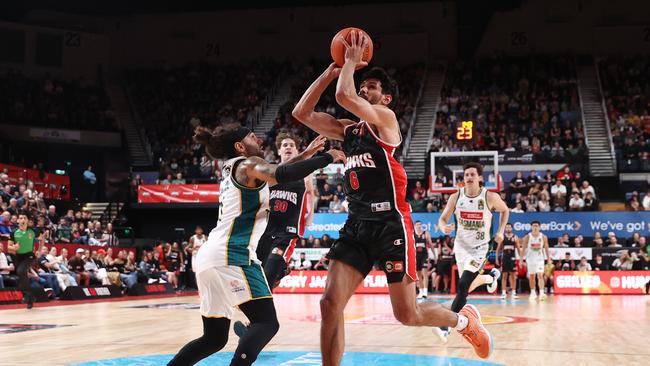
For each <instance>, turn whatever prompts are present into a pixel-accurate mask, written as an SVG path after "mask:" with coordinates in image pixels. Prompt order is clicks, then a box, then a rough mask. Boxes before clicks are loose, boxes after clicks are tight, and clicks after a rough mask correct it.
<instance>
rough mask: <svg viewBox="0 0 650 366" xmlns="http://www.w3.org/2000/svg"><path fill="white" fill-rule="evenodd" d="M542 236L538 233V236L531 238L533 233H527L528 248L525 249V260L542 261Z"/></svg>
mask: <svg viewBox="0 0 650 366" xmlns="http://www.w3.org/2000/svg"><path fill="white" fill-rule="evenodd" d="M543 249H544V234H542V233H539V236H533V233H528V247H527V248H526V260H529V261H534V260H541V261H544V250H543Z"/></svg>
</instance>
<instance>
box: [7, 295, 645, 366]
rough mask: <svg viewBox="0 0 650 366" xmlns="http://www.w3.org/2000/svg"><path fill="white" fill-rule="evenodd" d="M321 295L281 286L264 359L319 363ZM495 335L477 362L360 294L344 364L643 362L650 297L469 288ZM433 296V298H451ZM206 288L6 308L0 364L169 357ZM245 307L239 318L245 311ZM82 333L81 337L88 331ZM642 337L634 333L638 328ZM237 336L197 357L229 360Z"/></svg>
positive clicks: (189, 332) (351, 308) (195, 327)
mask: <svg viewBox="0 0 650 366" xmlns="http://www.w3.org/2000/svg"><path fill="white" fill-rule="evenodd" d="M319 299H320V296H319V295H304V294H280V295H276V297H275V302H276V305H277V308H278V315H279V318H280V324H281V327H280V332H279V333H278V334H277V335H276V336H275V338H274V339H273V340H272V341H271V343H270V344H269V345H268V346H267V347H266V348H265V349H264V351H263V352H262V354H261V355H260V357H259V358H258V360H257V362H256V363H255V364H256V365H260V366H271V365H273V366H275V365H320V364H321V363H320V353H319V326H320V318H319V314H320V311H319ZM470 299H471V300H470V301H469V302H470V303H473V304H475V305H476V306H478V308H479V309H480V311H481V312H482V316H483V321H484V322H485V324H486V325H487V327H488V329H489V330H490V332H491V333H492V336H493V337H494V340H495V352H494V354H493V355H492V357H491V358H490V359H489V360H486V361H483V360H479V359H478V358H477V357H476V356H475V355H474V352H473V351H472V349H471V348H470V346H469V344H468V343H467V342H465V341H464V340H463V339H462V338H461V337H460V336H459V335H458V334H457V333H454V334H453V335H452V336H451V337H450V339H449V343H448V344H447V345H443V344H440V343H439V341H438V340H437V338H436V337H435V336H434V334H433V332H432V331H431V329H430V328H425V327H421V328H411V327H405V326H402V325H399V324H398V323H397V321H396V320H395V319H394V318H393V316H392V314H391V307H390V301H389V298H388V296H386V295H355V296H354V297H353V298H352V300H351V302H350V304H349V305H348V307H347V309H346V346H347V348H346V355H345V357H344V362H343V365H364V366H375V365H411V366H413V365H427V366H430V365H564V364H573V365H612V364H619V365H643V364H647V360H648V357H650V351H649V350H648V348H647V340H646V339H645V337H644V335H646V334H650V319H649V316H648V306H649V305H650V296H634V295H630V296H580V295H575V296H574V295H556V296H550V297H549V299H548V300H547V301H545V302H535V303H530V302H529V301H528V298H527V297H524V296H522V297H521V298H520V299H517V300H512V299H510V298H508V299H507V300H501V299H499V298H498V297H496V296H470ZM450 300H451V298H450V297H448V296H445V297H438V296H434V297H431V296H430V297H429V298H428V299H427V300H425V301H437V302H441V303H444V302H447V301H450ZM198 302H199V300H198V296H196V295H194V294H191V295H188V296H172V297H158V298H149V299H145V300H130V299H129V300H123V299H119V300H117V301H108V302H93V303H81V304H69V305H66V306H56V305H60V304H68V303H65V302H64V303H62V302H58V303H48V304H47V305H46V306H43V305H41V304H37V305H36V306H35V308H34V309H32V310H31V311H27V310H25V309H24V308H23V306H20V305H10V306H9V308H8V307H5V309H4V310H0V323H1V324H0V334H1V335H0V355H2V356H0V364H1V365H39V364H40V365H42V364H47V365H52V366H58V365H84V366H90V365H114V366H121V365H164V364H166V362H167V361H168V360H169V359H171V357H172V356H173V354H174V353H175V352H176V351H178V349H180V348H181V347H182V346H183V345H184V344H185V343H186V342H187V341H189V340H191V339H193V338H195V337H197V336H199V335H200V333H201V323H200V322H201V320H200V319H201V318H200V316H199V312H198ZM241 316H242V315H241V313H239V315H238V317H241ZM80 335H83V336H80ZM635 335H636V336H635ZM237 340H238V338H237V337H236V336H235V335H234V333H232V331H231V333H230V338H229V341H228V345H227V346H226V347H225V349H224V350H223V352H219V353H218V354H216V355H213V356H212V357H210V358H208V359H206V360H204V361H202V362H201V363H199V365H227V364H228V363H229V361H230V357H231V356H232V354H231V353H230V352H232V351H233V350H234V349H235V347H236V344H237Z"/></svg>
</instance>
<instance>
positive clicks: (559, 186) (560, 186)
mask: <svg viewBox="0 0 650 366" xmlns="http://www.w3.org/2000/svg"><path fill="white" fill-rule="evenodd" d="M558 192H559V193H561V194H562V195H563V196H566V186H565V185H564V184H562V181H561V180H559V179H557V180H556V181H555V184H554V185H553V186H551V195H553V196H556V195H557V193H558Z"/></svg>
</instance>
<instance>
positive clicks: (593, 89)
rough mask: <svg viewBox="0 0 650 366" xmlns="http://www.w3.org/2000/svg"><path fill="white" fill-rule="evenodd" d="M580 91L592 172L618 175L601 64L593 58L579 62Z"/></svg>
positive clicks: (598, 174) (599, 174) (595, 174)
mask: <svg viewBox="0 0 650 366" xmlns="http://www.w3.org/2000/svg"><path fill="white" fill-rule="evenodd" d="M578 91H579V93H580V106H581V108H582V117H583V118H582V119H583V124H584V130H585V140H586V144H587V147H588V148H589V171H590V175H591V176H594V177H612V176H615V175H616V157H615V155H614V146H613V144H612V135H611V130H610V125H609V119H608V117H607V114H606V110H605V104H604V102H603V97H602V90H601V86H600V79H599V75H598V66H597V65H596V64H595V63H594V62H593V60H590V62H589V63H588V64H583V65H578Z"/></svg>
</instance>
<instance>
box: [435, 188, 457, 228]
mask: <svg viewBox="0 0 650 366" xmlns="http://www.w3.org/2000/svg"><path fill="white" fill-rule="evenodd" d="M456 201H458V192H456V193H452V195H451V196H449V200H448V201H447V205H446V206H445V209H444V210H443V211H442V214H441V215H440V218H439V219H438V227H439V228H440V231H442V233H443V234H445V235H449V234H451V232H452V231H454V228H455V225H454V224H448V222H449V219H450V218H451V215H452V214H453V213H454V208H456Z"/></svg>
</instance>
